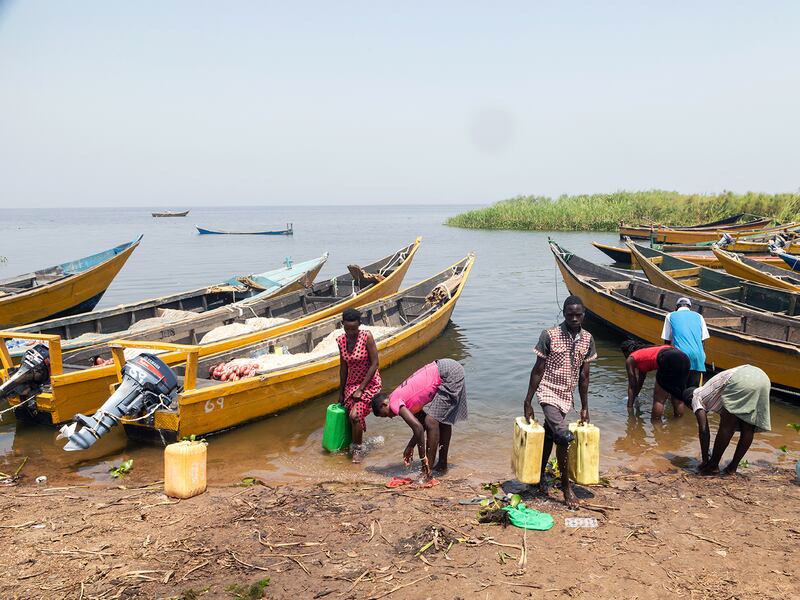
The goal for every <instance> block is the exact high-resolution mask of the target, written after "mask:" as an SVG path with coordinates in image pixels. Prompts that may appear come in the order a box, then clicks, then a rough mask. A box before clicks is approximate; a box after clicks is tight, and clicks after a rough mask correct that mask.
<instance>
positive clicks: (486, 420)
mask: <svg viewBox="0 0 800 600" xmlns="http://www.w3.org/2000/svg"><path fill="white" fill-rule="evenodd" d="M169 208H171V209H178V208H179V207H169ZM459 211H460V208H459V207H441V206H437V207H414V208H405V207H382V208H367V207H324V208H322V207H265V208H224V209H193V210H192V212H191V213H190V215H189V217H188V218H185V219H181V218H176V219H153V218H151V217H150V211H149V210H148V209H96V210H90V209H70V210H2V211H0V255H3V256H5V257H6V258H7V260H6V262H0V277H8V276H11V275H15V274H18V273H22V272H25V271H30V270H33V269H36V268H40V267H44V266H49V265H52V264H56V263H59V262H63V261H65V260H69V259H73V258H78V257H80V256H84V255H86V254H90V253H93V252H97V251H99V250H101V249H105V248H109V247H111V246H114V245H116V244H119V243H122V242H124V241H128V240H131V239H134V238H135V237H136V236H137V235H139V234H140V233H144V240H143V242H142V245H141V246H140V248H139V249H137V250H136V252H135V253H134V254H133V256H132V257H131V259H130V260H129V261H128V264H127V265H126V266H125V268H124V269H123V270H122V272H121V273H120V275H119V276H118V277H117V278H116V280H115V281H114V283H113V284H112V285H111V287H110V288H109V289H108V292H107V293H106V295H105V296H104V297H103V300H102V302H101V304H100V306H101V307H103V306H110V305H114V304H118V303H124V302H131V301H134V300H139V299H141V298H144V297H151V296H156V295H162V294H166V293H168V292H175V291H180V290H184V289H189V288H193V287H197V286H202V285H206V284H210V283H215V282H217V281H221V280H223V279H227V278H228V277H230V276H231V275H233V274H242V273H252V272H258V271H264V270H268V269H273V268H277V267H279V266H280V265H281V263H282V262H283V260H284V258H285V257H287V256H290V257H292V258H293V259H294V260H296V261H299V260H306V259H309V258H312V257H315V256H319V255H320V254H322V253H323V252H325V251H329V252H330V259H329V261H328V264H327V265H326V266H325V267H324V269H323V271H322V272H321V274H320V277H326V276H327V277H330V276H333V275H335V274H339V273H342V272H344V271H345V266H346V265H348V264H351V263H360V264H365V263H368V262H371V261H373V260H374V259H377V258H380V257H382V256H385V255H386V254H389V253H390V252H392V251H393V250H395V249H396V248H398V247H400V246H403V245H405V244H408V243H409V242H411V241H412V240H413V239H414V238H415V237H416V236H422V237H423V243H422V247H421V249H420V251H419V252H418V253H417V257H416V258H415V260H414V264H413V265H412V268H411V270H410V271H409V273H408V276H407V277H406V280H405V284H412V283H414V282H416V281H419V280H421V279H424V278H426V277H427V276H429V275H431V274H433V273H436V272H438V271H439V270H441V269H442V268H444V267H446V266H449V265H450V264H452V263H454V262H455V261H457V260H458V259H460V258H462V257H463V256H464V255H465V254H466V253H467V252H469V251H474V252H475V253H476V254H477V261H476V263H475V267H474V269H473V270H472V275H471V277H470V280H469V283H468V285H467V287H466V289H465V292H464V294H463V296H462V297H461V299H460V301H459V304H458V307H457V308H456V311H455V313H454V315H453V323H452V325H451V326H450V327H449V328H448V329H447V331H446V332H445V334H444V335H443V336H442V337H441V338H439V339H438V340H437V341H435V342H434V343H433V344H432V345H430V346H428V347H427V348H425V349H424V350H423V351H421V352H420V353H418V354H416V355H414V356H412V357H410V358H407V359H406V360H404V361H402V362H400V363H398V364H396V365H394V366H392V367H391V368H389V369H384V370H383V371H382V372H381V374H382V376H383V380H384V385H385V386H386V387H391V386H394V385H396V384H398V383H400V382H401V381H402V380H403V379H404V378H405V377H406V376H408V375H409V374H411V373H412V372H413V371H414V370H415V369H417V368H418V367H420V366H422V365H423V364H425V363H426V362H428V361H431V360H433V359H435V358H439V357H443V356H450V357H452V358H455V359H457V360H459V361H461V362H462V363H463V364H464V366H465V367H466V370H467V385H468V397H469V408H470V418H469V421H467V422H466V423H462V424H459V425H458V426H457V427H456V428H455V431H454V435H453V445H452V450H451V460H452V463H453V471H452V473H453V475H454V476H460V477H470V478H475V479H481V480H487V479H501V478H504V477H507V476H508V475H509V474H510V472H509V471H510V470H509V451H510V445H511V431H512V428H513V419H514V417H516V416H517V415H519V414H521V408H522V406H521V405H522V400H523V398H524V395H525V392H526V390H527V383H528V376H529V373H530V369H531V366H532V364H533V360H534V359H533V354H532V351H531V350H532V347H533V345H534V344H535V342H536V340H537V339H538V336H539V333H540V331H541V330H542V329H543V328H545V327H550V326H552V325H554V324H556V323H558V322H559V321H560V318H559V308H560V303H561V301H563V299H564V298H565V297H566V295H567V292H566V288H565V287H564V285H563V282H562V281H561V277H560V275H559V274H558V272H557V270H556V268H555V265H554V261H553V258H552V256H551V254H550V252H549V249H548V246H547V237H548V234H547V233H540V232H499V231H498V232H494V231H469V230H463V229H454V228H449V227H445V226H444V225H442V223H443V222H444V221H445V219H446V218H447V217H448V216H450V215H452V214H455V213H457V212H459ZM286 222H293V223H294V224H295V235H294V236H293V237H289V238H284V237H275V238H271V237H258V236H253V237H248V236H244V237H241V236H235V237H229V236H199V235H197V233H196V231H195V229H194V227H193V225H194V224H195V223H196V224H198V225H201V226H206V227H218V228H222V229H237V228H239V229H273V228H278V227H280V226H282V225H283V224H284V223H286ZM551 235H553V236H554V237H555V238H556V239H558V241H559V243H561V244H562V245H563V246H565V247H567V248H569V249H570V250H572V251H574V252H576V253H578V254H580V255H582V256H585V257H587V258H591V259H594V260H598V261H600V262H603V263H607V262H608V260H607V259H606V257H605V256H604V255H602V254H601V253H599V252H598V251H596V250H595V249H594V248H593V247H592V246H591V245H590V242H591V241H592V240H597V241H605V242H613V241H615V239H616V236H615V235H614V234H586V233H555V234H551ZM587 329H589V330H590V331H591V332H592V333H593V334H594V336H595V339H596V341H597V349H598V353H599V358H598V360H597V362H596V363H594V364H593V366H592V372H591V384H590V390H589V391H590V400H589V406H590V413H591V418H592V421H593V422H594V423H595V424H597V425H598V426H599V427H600V428H601V440H602V454H603V459H602V463H601V468H603V469H611V468H614V467H623V466H624V467H628V468H631V469H662V468H670V467H672V466H673V465H678V466H691V465H694V464H695V457H696V456H697V454H698V452H699V448H698V445H697V428H696V425H695V421H694V418H692V417H691V416H688V417H685V418H683V419H678V420H669V421H667V422H665V423H664V424H663V425H659V426H654V425H653V424H651V422H650V420H649V410H647V406H646V405H647V401H646V400H645V407H644V408H645V413H644V416H638V417H630V416H628V414H627V410H626V408H625V400H624V397H625V391H626V378H625V369H624V365H623V361H622V357H621V354H620V353H619V351H618V345H619V342H620V341H621V339H622V338H621V337H620V336H619V335H617V334H616V333H614V332H613V331H611V330H609V329H607V328H605V327H603V326H602V325H600V324H597V323H593V322H588V323H587ZM642 397H643V398H644V399H649V398H651V397H652V378H650V381H648V382H647V384H646V387H645V390H644V391H643V393H642ZM336 399H337V395H336V394H330V395H328V396H326V397H323V398H318V399H316V400H312V401H310V402H307V403H305V404H304V405H302V406H300V407H297V408H295V409H292V410H289V411H286V412H285V413H283V414H280V415H277V416H273V417H270V418H267V419H264V420H262V421H260V422H257V423H253V424H250V425H247V426H244V427H241V428H239V429H236V430H234V431H231V432H228V433H225V434H223V435H219V436H215V437H212V438H211V439H210V440H209V441H210V445H209V479H210V480H211V481H212V482H215V483H224V482H231V481H234V480H238V479H240V478H241V477H244V476H246V475H256V476H260V477H263V478H264V479H266V480H283V481H285V480H292V479H296V478H320V477H322V478H327V477H335V478H344V477H353V478H363V477H364V471H366V473H367V474H368V475H371V476H373V477H384V476H387V475H395V474H400V473H401V472H402V471H403V467H402V465H401V463H400V456H401V452H402V449H403V447H404V446H405V443H406V442H407V441H408V438H409V435H410V431H409V429H408V428H407V427H406V426H405V424H404V423H403V422H402V421H400V420H399V419H397V420H389V419H376V418H373V417H370V418H368V421H367V428H368V431H367V436H368V437H375V436H383V438H384V439H385V443H384V444H383V445H382V446H376V447H374V448H373V449H372V450H371V452H370V453H369V455H368V457H367V460H366V462H365V465H364V466H363V469H362V468H359V467H355V466H353V465H351V464H350V463H349V461H348V460H347V458H346V457H344V456H341V455H333V456H331V455H327V454H325V453H323V452H322V450H321V440H322V425H323V420H324V415H325V407H326V406H327V405H328V404H329V403H331V402H335V401H336ZM539 415H541V412H539ZM573 417H577V415H576V414H574V413H573ZM789 422H800V409H798V408H796V407H793V406H790V405H788V404H786V403H783V402H781V401H779V400H777V399H776V400H775V401H774V402H773V405H772V424H773V431H772V432H771V433H768V434H760V435H757V436H756V439H755V442H754V443H753V447H752V449H751V451H750V454H749V455H748V458H749V460H750V463H751V464H756V463H758V464H761V463H779V464H789V461H790V460H791V459H790V458H789V456H788V455H786V454H784V453H783V452H782V451H781V450H780V449H779V448H780V447H781V446H782V445H786V446H788V450H789V455H792V454H793V455H794V457H795V459H796V457H797V456H798V453H800V436H798V435H797V434H796V433H795V432H794V431H793V430H792V429H790V428H788V427H787V426H786V424H787V423H789ZM55 437H56V432H55V431H54V430H50V429H46V428H43V427H37V426H29V425H25V424H21V423H20V424H17V423H15V422H14V421H13V416H10V415H7V416H6V420H5V421H4V422H3V423H0V471H4V472H8V471H9V469H11V470H13V469H14V468H16V465H18V464H19V462H20V461H21V459H22V457H24V456H28V457H29V462H28V464H27V465H26V467H25V473H26V474H27V475H29V476H31V477H35V476H38V475H47V476H48V478H49V479H50V481H51V482H61V481H64V482H67V481H68V482H71V483H76V482H84V483H87V482H92V481H108V480H109V477H108V469H109V467H110V466H111V465H115V464H118V463H119V462H120V461H121V460H123V459H125V458H134V470H133V473H132V475H131V476H130V478H129V479H130V480H131V481H132V482H136V481H152V480H154V479H159V478H161V477H162V472H161V469H162V452H161V450H160V449H158V448H156V447H151V446H146V445H140V444H135V443H133V442H128V441H127V439H126V437H125V435H124V433H123V432H122V431H116V432H114V434H113V435H109V436H107V438H104V439H103V440H101V441H100V442H99V443H98V444H97V445H96V446H95V447H94V448H92V449H91V450H90V451H89V452H85V453H66V452H64V451H62V450H61V446H62V445H63V442H57V441H56V439H55ZM731 452H732V449H731V450H730V451H729V453H728V455H730V453H731Z"/></svg>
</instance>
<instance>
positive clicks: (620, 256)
mask: <svg viewBox="0 0 800 600" xmlns="http://www.w3.org/2000/svg"><path fill="white" fill-rule="evenodd" d="M592 246H594V247H595V248H597V249H598V250H600V252H602V253H603V254H605V255H606V256H608V257H609V258H610V259H611V260H613V261H614V262H616V263H619V264H621V265H630V264H632V262H631V251H630V249H629V248H627V247H625V248H620V247H618V246H610V245H608V244H601V243H599V242H592ZM675 256H678V257H679V258H682V259H683V260H687V261H689V262H690V263H692V264H695V265H700V266H703V267H710V268H712V269H715V268H717V267H719V266H720V264H719V261H718V260H717V258H716V257H715V256H714V255H713V254H708V253H705V254H700V253H689V252H687V253H682V254H676V255H675Z"/></svg>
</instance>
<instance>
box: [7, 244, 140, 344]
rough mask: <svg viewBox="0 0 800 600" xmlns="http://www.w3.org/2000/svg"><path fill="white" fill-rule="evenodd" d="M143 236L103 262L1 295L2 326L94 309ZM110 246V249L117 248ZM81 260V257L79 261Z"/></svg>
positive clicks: (25, 323) (24, 323)
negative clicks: (18, 291) (60, 277)
mask: <svg viewBox="0 0 800 600" xmlns="http://www.w3.org/2000/svg"><path fill="white" fill-rule="evenodd" d="M141 239H142V238H141V237H140V238H139V239H137V240H136V241H134V242H131V243H130V244H125V245H123V246H118V248H121V250H120V251H119V252H118V253H115V254H114V255H113V256H110V257H109V258H108V259H106V260H104V261H103V262H101V263H99V264H97V265H94V266H90V267H88V268H86V269H85V270H82V271H80V272H77V273H74V274H72V275H69V276H67V277H63V278H62V279H59V280H56V281H54V282H53V283H51V284H46V285H42V286H40V287H35V288H32V289H30V290H28V291H25V292H21V293H17V294H11V295H9V296H8V297H5V298H3V297H0V328H7V327H16V326H19V325H27V324H28V323H34V322H36V321H43V320H45V319H50V318H53V317H56V316H67V315H73V314H77V313H80V312H85V311H87V310H91V309H93V308H94V307H95V306H96V305H97V303H98V302H99V301H100V299H101V298H102V297H103V294H105V292H106V290H107V289H108V286H109V285H111V282H112V281H113V280H114V278H115V277H116V276H117V274H118V273H119V272H120V270H121V269H122V267H124V266H125V263H126V262H127V261H128V259H129V258H130V256H131V254H133V251H134V250H136V248H137V247H138V246H139V243H140V241H141ZM115 251H116V249H114V250H109V251H108V252H109V253H111V252H115ZM76 262H80V261H76Z"/></svg>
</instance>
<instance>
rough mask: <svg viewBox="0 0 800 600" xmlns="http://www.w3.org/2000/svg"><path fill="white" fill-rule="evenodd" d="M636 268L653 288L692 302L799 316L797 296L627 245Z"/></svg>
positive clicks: (628, 243) (793, 293) (633, 245)
mask: <svg viewBox="0 0 800 600" xmlns="http://www.w3.org/2000/svg"><path fill="white" fill-rule="evenodd" d="M627 246H628V248H630V249H631V252H632V254H633V259H634V261H635V262H636V266H637V267H639V268H640V269H641V270H642V271H643V272H644V274H645V276H646V277H647V279H648V280H649V281H650V283H652V284H653V285H656V286H658V287H661V288H664V289H668V290H673V291H675V292H680V293H682V294H684V295H686V296H689V297H691V298H703V299H706V300H711V301H712V302H720V303H722V304H727V305H730V306H735V307H736V308H737V310H739V311H740V312H742V313H743V314H751V313H754V314H759V312H760V311H767V312H770V313H774V314H775V315H776V316H783V317H787V316H788V317H795V316H797V315H798V314H800V303H798V297H799V296H800V294H798V293H797V292H790V291H788V290H782V289H778V288H774V287H771V286H766V285H761V284H758V283H754V282H752V281H748V280H747V279H742V278H741V277H735V276H733V275H728V274H727V273H725V272H724V271H715V270H713V269H709V268H707V267H698V266H696V265H693V264H692V263H690V262H687V261H685V260H681V259H679V258H676V257H675V256H673V255H671V254H666V253H664V252H659V251H658V250H655V249H653V248H646V247H644V246H639V245H637V244H634V243H633V242H631V241H628V242H627Z"/></svg>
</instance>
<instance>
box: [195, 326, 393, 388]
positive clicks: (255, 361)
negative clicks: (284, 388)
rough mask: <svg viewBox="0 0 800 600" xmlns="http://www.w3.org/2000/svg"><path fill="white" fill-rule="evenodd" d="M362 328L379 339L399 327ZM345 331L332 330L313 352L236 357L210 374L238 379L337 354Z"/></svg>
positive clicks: (217, 365) (224, 379)
mask: <svg viewBox="0 0 800 600" xmlns="http://www.w3.org/2000/svg"><path fill="white" fill-rule="evenodd" d="M361 329H363V330H366V331H369V332H370V333H372V337H374V338H375V340H376V341H377V340H379V339H381V338H384V337H387V336H388V335H391V334H392V332H394V331H395V330H396V329H397V328H396V327H378V326H367V325H362V326H361ZM343 333H344V329H336V330H334V331H332V332H331V333H329V334H328V335H326V336H325V337H324V338H323V339H322V340H320V342H319V343H318V344H317V345H316V346H314V349H313V350H312V351H311V352H297V353H295V354H289V353H288V352H281V353H277V352H276V353H274V354H270V353H264V354H262V355H260V356H256V357H255V358H235V359H233V360H231V361H228V362H224V363H218V364H216V365H212V366H211V367H209V370H208V371H209V376H210V377H211V379H216V380H219V381H238V380H239V379H244V378H245V377H252V376H253V375H257V374H258V373H263V372H265V371H270V370H273V369H281V368H284V367H288V366H291V365H294V364H297V363H301V362H304V361H307V360H313V359H317V358H321V357H323V356H326V355H328V354H335V353H337V352H338V351H339V347H338V346H337V344H336V338H338V337H339V336H340V335H342V334H343Z"/></svg>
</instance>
